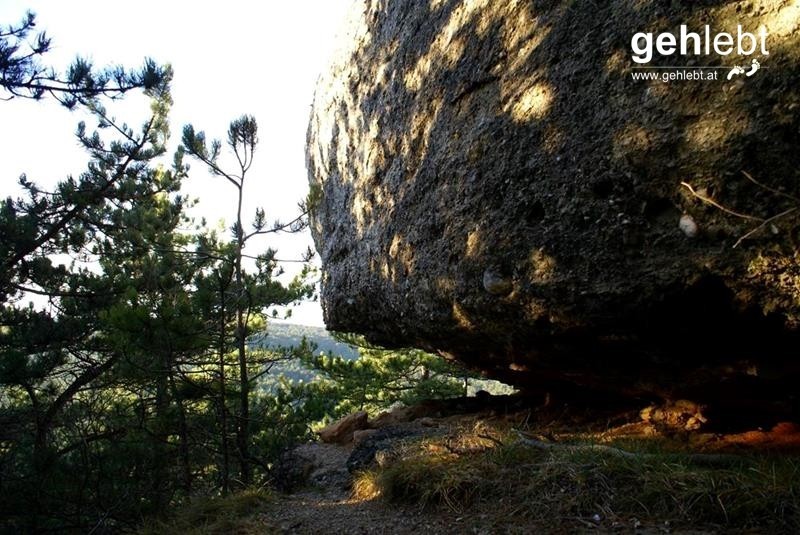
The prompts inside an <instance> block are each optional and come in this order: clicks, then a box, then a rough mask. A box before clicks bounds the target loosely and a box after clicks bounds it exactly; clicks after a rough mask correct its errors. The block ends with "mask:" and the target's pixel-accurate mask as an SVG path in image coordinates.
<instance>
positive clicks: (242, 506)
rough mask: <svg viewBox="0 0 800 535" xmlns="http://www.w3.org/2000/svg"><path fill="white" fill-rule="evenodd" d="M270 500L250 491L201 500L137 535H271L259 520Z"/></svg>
mask: <svg viewBox="0 0 800 535" xmlns="http://www.w3.org/2000/svg"><path fill="white" fill-rule="evenodd" d="M269 500H270V495H269V493H267V492H264V491H258V490H248V491H243V492H240V493H238V494H234V495H231V496H227V497H225V498H201V499H197V500H194V501H192V502H191V503H189V504H187V505H185V506H183V507H179V508H177V509H176V510H175V512H174V513H173V515H172V516H171V517H170V518H167V519H164V520H159V521H151V522H149V523H148V524H146V525H145V526H144V527H143V528H141V529H140V530H139V531H138V532H137V533H138V535H160V534H164V533H175V534H177V533H180V534H181V535H184V534H185V535H217V534H240V535H248V534H256V533H269V530H268V529H267V527H265V525H264V521H263V519H259V518H258V517H257V515H258V513H260V512H261V511H263V510H264V507H265V505H266V504H267V503H268V501H269Z"/></svg>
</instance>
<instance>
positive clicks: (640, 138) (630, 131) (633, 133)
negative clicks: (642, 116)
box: [613, 124, 652, 159]
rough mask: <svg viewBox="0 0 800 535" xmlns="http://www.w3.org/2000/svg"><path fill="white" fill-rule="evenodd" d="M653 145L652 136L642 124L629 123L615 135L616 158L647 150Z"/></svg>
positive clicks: (614, 152) (614, 150)
mask: <svg viewBox="0 0 800 535" xmlns="http://www.w3.org/2000/svg"><path fill="white" fill-rule="evenodd" d="M651 145H652V136H651V134H650V132H648V131H647V129H645V128H644V127H642V126H640V125H636V124H629V125H627V126H626V127H625V128H624V129H623V130H622V131H621V132H619V133H617V134H616V135H615V136H614V149H613V154H614V158H616V159H623V158H625V157H627V156H628V155H630V154H631V153H643V152H646V151H647V150H648V149H649V148H650V147H651Z"/></svg>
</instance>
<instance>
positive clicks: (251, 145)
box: [179, 116, 313, 487]
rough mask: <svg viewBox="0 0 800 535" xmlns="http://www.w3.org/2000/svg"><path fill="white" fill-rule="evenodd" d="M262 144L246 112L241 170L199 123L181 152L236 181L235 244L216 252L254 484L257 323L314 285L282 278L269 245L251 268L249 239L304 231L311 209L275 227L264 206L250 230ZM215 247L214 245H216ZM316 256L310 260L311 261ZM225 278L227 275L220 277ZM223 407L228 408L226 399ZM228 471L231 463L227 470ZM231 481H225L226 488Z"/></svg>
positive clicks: (242, 463)
mask: <svg viewBox="0 0 800 535" xmlns="http://www.w3.org/2000/svg"><path fill="white" fill-rule="evenodd" d="M257 145H258V125H257V123H256V121H255V119H254V118H253V117H251V116H242V117H240V118H238V119H236V120H234V121H232V122H231V124H230V127H229V129H228V138H227V147H228V149H229V150H230V152H231V153H232V154H233V156H234V157H235V159H236V162H237V164H238V165H237V167H238V169H237V170H236V171H235V172H229V171H226V170H223V169H222V167H221V166H220V163H219V158H220V153H221V150H222V143H221V142H219V141H213V142H212V143H211V145H210V146H208V145H207V143H206V138H205V134H204V133H203V132H195V130H194V127H193V126H191V125H187V126H186V127H184V130H183V143H182V146H181V149H180V152H179V154H180V155H182V154H184V153H185V154H189V155H190V156H192V157H194V158H196V159H198V160H200V161H201V162H202V163H204V164H205V165H206V166H207V167H208V169H209V170H210V171H211V172H212V173H213V174H214V175H216V176H219V177H221V178H223V179H224V180H225V181H227V182H228V183H229V184H231V185H232V186H233V187H234V188H235V189H236V193H237V201H236V211H235V214H236V217H235V220H234V223H233V225H232V227H231V233H232V236H233V237H232V240H231V242H230V244H226V245H225V246H223V247H219V246H217V248H216V250H213V253H214V254H215V256H216V258H217V259H218V261H219V262H220V264H221V265H220V267H219V268H218V273H223V272H224V270H226V269H229V270H230V273H231V274H232V280H230V279H228V280H230V282H229V283H228V284H229V287H230V289H229V290H227V291H226V290H225V289H223V288H226V287H227V286H226V285H223V284H220V299H221V304H220V306H221V307H222V308H225V309H227V310H230V311H231V313H232V314H233V316H234V322H233V326H232V327H231V330H232V332H233V336H232V338H233V346H234V348H235V351H236V356H237V362H238V379H239V381H238V389H239V392H238V394H239V399H238V415H237V418H236V445H237V450H238V456H239V472H240V473H239V475H240V479H241V481H242V483H243V484H244V485H249V484H250V483H251V482H252V463H253V461H254V460H256V459H255V458H254V457H253V456H252V455H251V453H250V443H251V440H252V436H251V415H250V398H251V390H252V383H253V378H252V377H250V369H251V367H252V365H253V364H254V363H253V362H251V361H250V359H249V353H250V351H249V348H248V345H247V338H248V336H249V335H250V334H252V333H253V332H254V327H263V326H264V320H265V316H264V313H265V312H266V310H267V309H268V308H269V307H272V306H274V305H288V304H290V303H292V302H295V301H297V300H299V299H301V298H304V297H310V296H311V294H312V292H313V287H312V286H310V285H309V284H307V283H306V282H305V280H306V278H307V275H308V273H309V268H308V267H306V268H304V269H303V271H302V272H301V273H300V274H299V275H298V276H297V277H295V279H294V280H293V281H292V282H291V283H290V284H289V285H287V286H284V285H283V284H281V283H280V282H279V280H278V279H277V277H279V276H280V275H281V274H282V273H283V270H282V269H281V268H280V267H279V264H278V262H277V260H276V256H275V254H276V252H275V250H273V249H268V250H267V251H266V252H264V253H262V254H260V255H257V256H256V257H254V270H253V271H252V272H250V271H248V270H246V269H245V266H244V259H245V257H246V254H245V247H246V246H247V244H248V242H249V241H250V240H252V239H253V238H255V237H257V236H262V235H266V234H274V233H277V232H299V231H300V230H303V229H304V228H305V227H306V225H307V220H306V216H307V212H308V211H307V208H306V205H305V204H304V203H301V205H300V207H299V208H300V214H299V215H298V216H297V217H296V218H295V219H293V220H292V221H290V222H288V223H282V222H280V221H276V222H274V223H273V224H272V225H269V224H268V223H267V219H266V214H265V211H264V210H263V209H262V208H259V209H257V210H256V213H255V217H254V219H253V223H252V226H251V230H249V231H246V230H245V226H244V215H243V213H242V204H243V200H244V192H245V184H246V183H247V173H248V171H249V170H250V167H251V166H252V163H253V156H254V154H255V150H256V147H257ZM212 249H214V248H213V247H212ZM310 257H311V254H310V252H309V254H308V255H307V256H306V257H305V258H304V260H306V261H307V260H309V259H310ZM217 278H218V279H219V280H220V281H221V282H222V281H223V280H225V279H226V278H227V277H219V276H218V277H217ZM228 325H229V324H228V322H227V321H225V319H224V318H223V320H222V322H221V324H220V327H221V331H225V332H224V333H222V332H221V339H222V340H224V339H225V338H226V334H227V329H228ZM225 348H226V345H225V343H224V341H223V342H221V343H220V355H219V357H220V370H219V375H220V380H221V381H224V377H225V372H224V369H225V364H224V362H225V359H224V352H225ZM220 392H221V393H222V395H223V396H224V395H225V392H226V388H224V387H221V388H220ZM222 405H223V411H224V410H225V409H224V407H225V405H226V404H225V403H223V404H222ZM225 470H226V471H227V467H226V468H225ZM226 486H227V484H225V485H224V487H226Z"/></svg>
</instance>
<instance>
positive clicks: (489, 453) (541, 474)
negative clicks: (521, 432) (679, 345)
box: [355, 432, 800, 533]
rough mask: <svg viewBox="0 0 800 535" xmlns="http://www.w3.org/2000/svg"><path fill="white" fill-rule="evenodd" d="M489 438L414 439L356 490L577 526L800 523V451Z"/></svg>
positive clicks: (771, 527) (793, 529) (790, 528)
mask: <svg viewBox="0 0 800 535" xmlns="http://www.w3.org/2000/svg"><path fill="white" fill-rule="evenodd" d="M482 436H483V435H482ZM481 440H482V439H480V438H478V437H475V435H474V434H470V432H462V433H461V436H457V437H455V438H454V437H449V438H437V439H428V440H426V441H423V442H419V443H417V444H413V445H409V446H406V449H405V450H404V451H403V452H402V454H401V455H400V457H399V459H398V460H397V461H395V462H394V463H392V464H390V465H389V466H387V467H384V468H381V469H378V470H376V471H372V472H366V473H363V474H361V475H360V476H358V477H357V478H356V483H355V489H356V494H357V495H358V494H361V495H362V496H365V497H366V496H367V495H368V496H370V497H377V496H380V497H383V498H385V499H387V500H391V501H398V502H405V503H413V504H418V505H420V506H424V507H443V508H448V509H451V510H453V511H456V512H459V513H460V512H464V511H466V510H469V512H470V514H474V513H476V512H477V513H483V514H486V515H490V516H492V517H495V518H497V519H498V522H505V523H506V524H508V523H509V522H512V523H514V524H515V525H517V526H519V525H520V524H519V522H520V521H524V522H526V523H528V524H530V525H541V526H546V525H547V524H548V523H552V522H553V521H554V519H561V520H565V521H568V522H569V521H572V522H573V523H574V524H575V526H578V527H587V526H589V525H592V526H596V527H607V528H612V527H613V528H619V527H626V526H627V527H630V526H636V527H643V526H651V527H664V526H665V525H666V526H670V527H671V528H695V529H698V528H706V529H712V530H719V529H722V530H725V531H733V530H747V529H759V530H766V531H768V532H772V533H797V532H800V477H798V476H800V460H798V458H796V457H788V456H784V457H781V456H765V455H748V456H726V457H724V458H722V459H721V462H720V461H719V460H717V461H716V462H714V463H710V464H709V463H705V462H701V461H702V460H703V458H702V456H693V455H688V454H686V453H682V452H676V450H675V448H674V447H672V446H671V445H669V444H663V443H658V442H655V443H649V444H641V445H640V448H635V442H633V441H631V442H629V443H628V446H630V447H633V448H634V449H628V451H631V452H634V453H637V455H634V456H627V455H626V456H621V455H614V454H612V453H610V452H609V451H604V450H594V449H591V448H571V447H564V448H558V447H556V448H550V449H545V450H543V449H537V448H532V447H530V446H529V445H525V444H522V443H519V442H518V441H515V440H514V438H512V437H509V436H506V437H504V438H503V440H502V441H500V440H496V439H494V440H492V441H485V440H484V441H483V442H481ZM464 444H468V445H469V447H463V445H464ZM615 447H616V446H615ZM639 453H641V455H638V454H639ZM357 497H358V496H357Z"/></svg>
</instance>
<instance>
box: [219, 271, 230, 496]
mask: <svg viewBox="0 0 800 535" xmlns="http://www.w3.org/2000/svg"><path fill="white" fill-rule="evenodd" d="M219 288H220V305H221V309H220V319H219V413H220V414H219V425H220V435H221V437H220V447H221V448H222V466H221V468H220V472H221V475H222V477H221V479H222V481H221V483H222V494H223V496H224V495H226V494H228V491H229V490H230V481H231V468H230V467H231V463H230V454H229V453H228V408H227V403H226V401H227V395H226V393H227V388H228V387H227V384H226V381H225V345H226V344H225V313H226V308H225V287H224V285H223V283H222V277H220V278H219Z"/></svg>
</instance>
